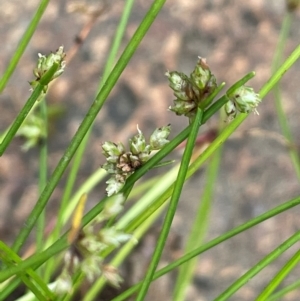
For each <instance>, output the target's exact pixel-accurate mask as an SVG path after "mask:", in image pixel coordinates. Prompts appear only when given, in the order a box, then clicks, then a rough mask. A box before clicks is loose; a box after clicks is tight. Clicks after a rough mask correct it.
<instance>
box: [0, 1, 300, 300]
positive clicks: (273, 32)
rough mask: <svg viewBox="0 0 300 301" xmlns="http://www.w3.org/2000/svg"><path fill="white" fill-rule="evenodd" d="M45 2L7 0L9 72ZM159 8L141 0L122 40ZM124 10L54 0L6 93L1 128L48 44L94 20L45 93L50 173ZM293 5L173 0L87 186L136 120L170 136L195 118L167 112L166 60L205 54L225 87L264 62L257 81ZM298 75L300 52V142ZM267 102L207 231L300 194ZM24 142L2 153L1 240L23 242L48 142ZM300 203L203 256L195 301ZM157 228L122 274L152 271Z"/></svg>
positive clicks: (295, 104)
mask: <svg viewBox="0 0 300 301" xmlns="http://www.w3.org/2000/svg"><path fill="white" fill-rule="evenodd" d="M38 4H39V1H37V0H27V1H20V0H10V1H0V20H1V24H0V39H1V51H0V72H1V74H3V72H4V70H5V68H6V66H7V65H8V62H9V60H10V58H11V56H12V54H13V53H14V51H15V49H16V47H17V44H18V42H19V40H20V38H21V36H22V34H23V32H24V30H25V29H26V27H27V26H28V24H29V22H30V20H31V18H32V16H33V14H34V12H35V10H36V8H37V7H38ZM149 6H150V3H149V1H145V0H137V1H135V3H134V7H133V11H132V14H131V16H130V21H129V25H128V28H127V30H126V34H125V38H124V40H123V44H122V49H124V47H125V46H126V44H127V42H128V41H129V39H130V38H131V37H132V35H133V33H134V31H135V30H136V28H137V26H138V24H139V23H140V21H141V20H142V18H143V16H144V14H145V12H146V11H147V9H148V8H149ZM123 8H124V1H119V0H116V1H106V2H105V1H96V0H94V1H92V0H89V1H76V2H75V1H66V0H60V1H59V0H52V1H50V3H49V5H48V7H47V10H46V12H45V14H44V16H43V18H42V20H41V22H40V24H39V26H38V29H37V31H36V32H35V34H34V36H33V37H32V39H31V42H30V44H29V47H28V48H27V50H26V51H25V53H24V55H23V57H22V59H21V61H20V63H19V65H18V67H17V69H16V70H15V72H14V74H13V76H12V77H11V79H10V81H9V83H8V85H7V87H6V89H5V90H4V91H3V92H2V94H1V95H0V116H1V117H0V131H1V132H3V131H5V130H6V129H7V127H8V126H9V125H10V124H11V122H12V121H13V119H14V118H15V117H16V115H17V113H18V112H19V110H20V109H21V108H22V107H23V105H24V103H25V101H26V100H27V99H28V97H29V95H30V92H29V88H30V86H29V84H28V81H30V80H32V79H33V74H32V70H33V68H34V67H35V64H36V61H37V57H38V56H37V55H38V53H42V54H48V53H49V52H50V51H55V50H56V49H57V48H58V47H59V46H60V45H64V47H65V50H66V52H68V51H69V50H70V49H74V47H76V45H78V42H79V41H80V40H79V38H78V37H80V36H82V34H83V33H84V30H86V31H87V32H88V35H87V37H86V38H84V40H83V43H82V44H80V47H79V49H78V50H77V51H76V54H75V55H74V57H73V58H72V60H71V61H70V62H69V63H68V64H67V66H66V69H65V72H64V74H63V75H62V76H61V77H60V78H59V79H58V80H57V81H56V82H55V84H54V85H53V87H52V88H51V90H50V93H49V94H48V96H47V103H48V105H49V112H51V115H50V117H49V118H50V124H49V131H50V136H49V166H50V171H53V169H54V168H55V166H56V164H57V163H58V161H59V159H60V158H61V156H62V154H63V152H64V150H65V148H66V147H67V145H68V144H69V142H70V139H71V138H72V136H73V135H74V133H75V131H76V130H77V128H78V126H79V124H80V122H81V120H82V118H83V117H84V115H85V113H86V112H87V110H88V109H89V107H90V105H91V103H92V101H93V99H94V95H95V93H96V91H97V87H98V84H99V80H101V76H102V70H103V67H104V65H105V62H106V58H107V53H108V50H109V48H110V47H111V42H112V39H113V37H114V34H115V30H116V27H117V24H118V22H119V20H120V16H121V13H122V10H123ZM285 13H286V4H285V1H284V0H278V1H263V0H253V1H225V0H214V1H192V0H185V1H181V0H173V1H167V2H166V4H165V6H164V8H163V10H162V11H161V12H160V14H159V15H158V17H157V19H156V20H155V22H154V24H153V26H152V27H151V29H150V30H149V32H148V33H147V35H146V36H145V38H144V40H143V42H142V43H141V45H140V47H139V48H138V50H137V52H136V53H135V55H134V56H133V58H132V60H131V62H130V63H129V65H128V67H127V68H126V70H125V71H124V72H123V74H122V76H121V77H120V79H119V82H118V84H117V85H116V87H115V88H114V89H113V91H112V93H111V94H110V96H109V98H108V101H107V103H106V104H105V106H104V108H103V110H102V111H101V113H100V114H99V116H98V118H97V120H96V123H95V127H94V130H93V132H92V135H91V138H90V141H89V144H88V148H87V151H86V154H85V156H84V160H83V165H82V167H81V168H80V173H79V176H78V185H79V184H80V183H82V182H83V181H84V180H85V179H86V178H87V177H88V176H89V175H90V174H91V173H92V172H93V171H95V169H97V168H98V167H99V166H100V165H101V164H103V163H104V157H103V156H102V154H101V143H102V142H104V141H106V140H113V141H116V142H117V141H120V142H123V143H126V141H127V140H128V138H129V137H130V136H132V135H134V134H135V133H136V125H137V124H138V125H139V127H140V129H141V130H142V131H143V132H144V133H145V135H146V136H149V135H150V134H151V133H152V131H153V130H154V128H155V127H158V126H162V125H166V124H168V123H171V124H172V137H174V136H175V135H176V134H177V133H179V132H180V131H181V130H182V129H183V128H184V127H185V126H186V125H187V120H186V119H185V118H182V117H179V116H174V115H173V114H172V113H171V112H169V111H168V110H167V108H168V107H169V106H170V105H171V104H172V101H173V99H174V97H173V95H172V91H171V89H170V88H169V87H168V80H167V78H166V77H165V75H164V74H165V72H166V71H167V70H170V71H172V70H177V71H181V72H185V73H187V74H189V73H190V72H191V71H192V70H193V68H194V66H195V64H196V61H197V57H198V56H201V57H204V58H206V59H207V63H208V64H209V66H210V67H211V70H212V72H213V73H214V74H215V76H216V78H217V81H218V83H221V82H222V81H225V82H226V83H227V87H229V86H230V85H231V84H233V83H234V82H235V81H237V80H238V79H240V78H241V77H243V76H244V75H245V74H246V73H248V72H250V71H255V72H256V77H255V78H254V79H253V80H252V81H251V83H250V84H251V85H252V86H253V87H254V89H255V90H256V91H259V89H260V88H261V87H262V85H263V84H264V83H265V82H266V81H267V80H268V78H269V77H270V75H271V65H272V60H273V57H274V53H275V49H276V46H277V42H278V37H279V33H280V29H281V24H282V21H283V18H284V15H285ZM95 15H97V18H95V20H94V19H93V16H95ZM299 17H300V13H299V10H298V11H296V12H294V13H293V21H292V25H291V30H290V34H289V38H288V40H287V43H286V45H285V56H288V55H289V54H290V53H291V52H292V51H293V50H294V48H295V47H296V46H297V45H298V44H299V36H300V18H299ZM69 55H70V57H71V54H70V53H69ZM299 78H300V63H299V62H297V63H296V64H295V65H294V66H293V67H292V68H291V70H289V72H288V73H287V74H286V75H285V76H284V77H283V79H282V81H281V84H280V87H281V91H282V98H283V106H284V111H285V112H286V114H287V116H288V121H289V125H290V126H291V130H292V133H293V136H294V138H295V145H294V147H295V148H296V149H297V150H299V146H300V144H299V140H300V131H299V116H300V91H299ZM258 110H259V113H260V114H259V115H254V114H250V115H249V117H248V118H247V120H246V121H245V122H244V123H243V124H242V126H241V127H240V128H239V129H238V130H237V132H236V133H235V134H234V135H233V136H232V137H230V139H229V140H228V141H227V142H226V143H225V146H224V150H223V154H222V163H221V167H220V172H219V175H218V183H217V185H216V189H215V192H214V202H213V208H212V213H211V222H210V226H209V229H208V234H207V237H206V240H207V241H208V240H210V239H212V238H214V237H216V236H218V235H220V234H222V233H224V232H225V231H228V230H230V229H232V228H233V227H235V226H238V225H240V224H241V223H243V222H246V221H247V220H249V219H251V218H253V217H255V216H257V215H258V214H261V213H263V212H265V211H267V210H269V209H271V208H273V207H275V206H276V205H278V204H281V203H283V202H284V201H287V200H289V199H291V198H292V197H295V196H297V195H299V192H300V189H299V182H298V180H297V177H296V174H295V171H294V168H293V166H292V164H291V160H290V157H289V154H288V150H289V146H288V145H287V144H286V143H285V140H284V138H283V137H282V134H281V130H280V127H279V123H278V118H277V114H276V109H275V104H274V97H273V96H272V93H270V94H269V95H268V96H267V97H266V98H265V99H264V101H263V102H262V104H261V105H260V106H259V108H258ZM218 122H219V118H218V117H217V116H215V118H212V120H210V121H209V122H208V123H207V124H206V125H205V126H204V127H203V129H202V130H201V131H202V132H201V133H200V134H202V135H205V133H207V132H209V131H211V130H212V129H214V128H215V127H216V126H217V125H218ZM23 143H24V141H23V140H22V139H21V138H15V139H14V140H13V142H12V143H11V145H10V146H9V148H8V149H7V151H6V153H5V154H4V155H3V156H2V157H1V159H0V185H1V202H0V238H1V239H2V240H4V241H5V242H12V241H13V239H14V238H15V236H16V233H18V231H19V229H20V227H22V225H23V223H24V221H25V219H26V217H27V216H28V214H29V212H30V211H31V208H32V207H33V206H34V204H35V202H36V200H37V197H38V187H37V174H38V160H37V158H38V151H37V150H36V149H31V150H30V151H28V152H22V151H21V146H22V144H23ZM174 156H175V157H176V155H174ZM178 158H179V156H177V157H176V159H178ZM204 171H205V168H203V170H200V171H199V172H197V174H196V175H194V176H193V177H192V178H191V179H190V180H189V182H188V183H187V185H186V186H185V189H184V192H183V195H182V198H181V200H180V204H179V210H178V213H177V215H176V217H175V220H174V225H173V226H174V227H173V229H172V237H171V239H170V243H169V244H168V246H167V250H166V254H165V258H164V260H165V262H164V263H166V262H170V261H171V260H174V258H176V256H178V254H180V252H181V251H182V246H183V245H184V242H185V237H186V234H187V232H188V230H189V228H190V226H191V222H192V219H193V216H194V213H195V211H196V210H197V208H198V205H199V202H201V189H199V188H201V187H202V186H203V185H204V183H205V173H204ZM158 172H159V171H158ZM64 181H65V179H64V178H63V179H62V181H61V183H60V185H59V186H58V187H57V189H56V190H55V191H54V193H53V195H52V197H51V200H50V204H51V206H49V208H48V210H47V218H48V220H49V223H50V221H53V219H54V218H55V214H56V208H57V206H58V203H59V201H60V198H61V195H62V190H63V188H64ZM104 195H105V187H104V186H103V185H99V187H97V188H96V189H95V190H94V192H93V193H92V194H91V195H90V196H89V204H88V208H91V207H92V206H93V204H95V203H96V202H98V201H99V200H100V199H101V198H102V197H103V196H104ZM299 213H300V212H299V209H298V208H294V209H292V210H290V211H288V212H286V213H284V214H281V215H279V216H277V217H275V218H272V219H270V220H268V221H266V222H264V223H262V224H260V225H259V226H257V227H255V228H254V229H252V230H248V231H247V232H245V233H243V234H241V235H239V236H237V237H235V238H233V239H230V240H229V241H227V242H225V243H222V244H221V245H220V246H217V247H215V248H213V249H212V250H210V251H208V252H206V253H205V254H203V255H201V256H200V258H199V264H198V266H197V272H196V276H195V279H194V283H193V285H192V286H191V287H190V290H189V292H188V297H187V299H186V300H191V301H208V300H213V298H215V297H216V296H218V295H219V294H220V293H221V292H222V291H223V290H224V289H225V288H226V287H228V286H229V285H230V284H231V283H232V282H233V281H234V280H235V279H237V278H238V277H240V276H241V275H242V274H243V273H245V272H246V271H247V270H248V269H249V268H250V267H252V266H253V265H254V264H256V263H257V262H258V261H259V260H260V259H262V258H263V257H264V256H265V255H267V254H268V253H269V252H271V251H272V250H273V249H274V248H276V247H277V246H278V245H279V244H280V243H282V242H283V241H284V240H285V239H287V238H288V237H289V236H291V235H292V234H293V233H294V232H295V231H296V230H298V229H299V227H300V219H299ZM158 231H159V225H157V227H154V228H153V230H152V231H151V232H150V233H149V234H148V236H147V237H146V238H145V239H144V240H143V241H141V242H140V245H139V248H138V249H137V251H136V253H135V254H133V256H135V257H134V260H129V261H128V266H127V267H128V269H127V268H126V267H125V268H124V269H123V271H122V273H123V276H126V273H129V271H130V276H131V277H132V279H135V278H136V277H135V276H134V275H133V273H140V275H141V276H142V275H143V273H144V271H143V269H142V267H143V266H144V264H145V262H147V260H149V255H145V254H149V251H150V254H151V250H152V248H153V247H154V244H155V240H156V237H157V233H158ZM296 248H297V246H295V247H293V248H292V249H291V250H289V251H288V252H287V253H286V254H285V255H284V256H282V257H280V258H279V259H278V260H277V261H276V263H274V264H271V265H270V266H269V267H268V268H267V269H265V270H263V271H262V272H261V273H260V274H259V275H258V276H257V277H255V278H253V280H251V281H250V282H249V283H248V284H247V285H246V286H245V287H243V288H242V289H241V290H240V291H238V292H237V293H236V294H235V296H234V297H232V298H231V299H230V300H243V301H244V300H245V301H246V300H249V301H250V300H253V299H254V298H255V296H257V294H258V292H260V291H261V290H262V289H263V288H264V287H265V286H266V285H267V284H268V281H269V280H270V279H271V278H272V277H273V276H274V274H275V273H276V271H277V270H278V268H279V267H281V266H282V265H283V264H284V263H285V262H286V260H287V259H288V258H289V257H290V256H291V255H292V254H293V252H295V250H296ZM298 248H299V246H298ZM146 249H147V250H148V251H147V252H146V251H145V250H146ZM147 256H148V257H147ZM137 258H138V260H137ZM134 265H136V266H134ZM129 266H130V267H129ZM299 272H300V270H299V269H298V272H297V271H295V272H294V273H293V275H294V276H290V277H288V279H287V281H286V282H284V284H290V283H292V282H293V281H295V280H297V279H298V275H299ZM173 276H174V275H168V277H166V278H165V279H164V280H162V281H161V282H160V283H159V282H157V283H156V284H153V285H152V289H151V293H150V297H149V300H162V299H164V300H171V292H172V285H173V284H174V279H173ZM137 278H138V276H137ZM299 294H300V290H298V291H295V292H293V293H290V294H289V295H288V296H287V297H286V299H284V300H295V301H296V300H299ZM107 300H109V299H107Z"/></svg>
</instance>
